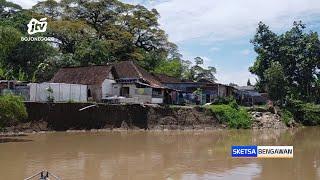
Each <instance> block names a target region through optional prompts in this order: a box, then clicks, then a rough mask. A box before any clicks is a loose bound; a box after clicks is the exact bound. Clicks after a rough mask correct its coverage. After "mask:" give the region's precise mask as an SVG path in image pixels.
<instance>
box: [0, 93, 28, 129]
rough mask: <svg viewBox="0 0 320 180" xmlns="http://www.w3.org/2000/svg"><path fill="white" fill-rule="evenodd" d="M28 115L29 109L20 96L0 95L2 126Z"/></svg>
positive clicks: (0, 124) (0, 120) (0, 122)
mask: <svg viewBox="0 0 320 180" xmlns="http://www.w3.org/2000/svg"><path fill="white" fill-rule="evenodd" d="M27 116H28V114H27V109H26V107H25V105H24V103H23V100H22V98H21V97H20V96H15V95H11V94H7V95H3V96H0V127H4V126H10V125H13V124H14V123H17V122H18V121H21V120H23V119H25V118H27Z"/></svg>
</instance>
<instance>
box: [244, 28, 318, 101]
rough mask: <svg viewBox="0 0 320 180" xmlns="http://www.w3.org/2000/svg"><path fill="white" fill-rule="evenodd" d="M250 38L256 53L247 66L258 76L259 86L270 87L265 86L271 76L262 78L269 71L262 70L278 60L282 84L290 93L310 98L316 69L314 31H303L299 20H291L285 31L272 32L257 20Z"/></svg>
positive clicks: (315, 35) (295, 96) (315, 38)
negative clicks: (255, 31)
mask: <svg viewBox="0 0 320 180" xmlns="http://www.w3.org/2000/svg"><path fill="white" fill-rule="evenodd" d="M251 42H252V43H253V45H254V49H255V51H256V53H257V54H258V56H257V58H256V61H255V63H254V65H253V66H252V67H250V68H249V70H250V72H251V73H253V74H256V75H257V76H258V78H259V79H258V85H259V87H260V89H262V90H266V89H269V90H270V87H267V86H268V85H270V81H271V80H270V77H269V79H268V78H266V75H267V74H270V72H269V73H265V72H266V71H267V70H268V69H269V68H270V67H271V64H272V63H278V64H279V66H281V67H282V68H283V73H284V74H283V78H284V81H285V82H287V87H285V88H287V90H288V93H289V94H290V96H291V97H293V98H297V99H301V100H307V101H313V99H314V98H313V97H314V96H315V94H314V93H315V87H316V86H315V84H316V83H315V82H317V80H318V77H319V73H320V71H319V62H320V53H319V52H320V41H319V36H318V34H317V33H316V32H312V31H310V32H308V33H306V32H305V25H304V24H303V23H302V22H294V23H293V27H292V28H291V29H290V30H289V31H287V32H285V33H284V34H281V35H276V34H275V33H273V32H272V31H271V30H270V29H269V27H268V26H266V25H265V24H263V23H261V22H260V23H259V25H258V28H257V33H256V35H255V36H254V38H253V40H252V41H251ZM274 66H276V65H274ZM277 66H278V65H277ZM277 68H279V67H277ZM277 68H276V67H273V68H272V69H277Z"/></svg>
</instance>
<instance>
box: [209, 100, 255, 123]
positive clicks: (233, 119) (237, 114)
mask: <svg viewBox="0 0 320 180" xmlns="http://www.w3.org/2000/svg"><path fill="white" fill-rule="evenodd" d="M207 108H208V109H209V110H210V111H211V113H212V114H213V115H215V116H216V117H217V119H218V120H219V121H220V123H226V124H227V125H228V126H229V127H230V128H237V129H239V128H243V129H247V128H250V127H251V123H252V121H251V118H250V116H249V114H248V113H247V111H246V110H245V109H242V108H240V109H236V108H234V107H232V105H226V104H221V105H210V106H208V107H207Z"/></svg>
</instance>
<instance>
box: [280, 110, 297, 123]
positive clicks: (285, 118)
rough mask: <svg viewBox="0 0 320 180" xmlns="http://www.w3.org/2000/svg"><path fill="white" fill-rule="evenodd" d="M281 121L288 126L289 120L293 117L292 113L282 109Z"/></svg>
mask: <svg viewBox="0 0 320 180" xmlns="http://www.w3.org/2000/svg"><path fill="white" fill-rule="evenodd" d="M280 116H281V119H282V121H283V122H284V123H285V124H286V125H287V126H288V125H289V124H290V122H291V121H292V120H293V119H294V118H293V114H292V113H291V112H290V111H288V110H287V109H282V110H281V112H280Z"/></svg>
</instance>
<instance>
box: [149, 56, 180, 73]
mask: <svg viewBox="0 0 320 180" xmlns="http://www.w3.org/2000/svg"><path fill="white" fill-rule="evenodd" d="M154 72H156V73H161V74H166V75H168V76H172V77H181V75H182V72H183V64H182V62H181V61H180V60H179V59H173V60H170V61H162V62H161V64H159V65H158V66H157V67H156V68H155V70H154Z"/></svg>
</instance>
